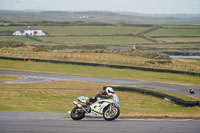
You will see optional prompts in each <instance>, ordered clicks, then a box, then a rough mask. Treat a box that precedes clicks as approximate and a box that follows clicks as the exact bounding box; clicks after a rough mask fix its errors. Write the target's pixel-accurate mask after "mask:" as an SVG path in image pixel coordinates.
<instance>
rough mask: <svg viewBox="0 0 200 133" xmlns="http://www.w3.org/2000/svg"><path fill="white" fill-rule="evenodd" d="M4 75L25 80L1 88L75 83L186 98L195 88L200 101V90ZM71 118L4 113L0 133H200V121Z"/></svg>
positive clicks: (33, 74) (34, 74)
mask: <svg viewBox="0 0 200 133" xmlns="http://www.w3.org/2000/svg"><path fill="white" fill-rule="evenodd" d="M0 74H10V75H19V76H23V77H24V79H21V80H16V81H7V82H0V83H1V84H23V83H36V82H50V81H54V80H55V81H57V80H58V81H61V80H64V81H65V80H73V81H87V82H97V83H108V84H113V85H131V86H145V87H152V88H157V89H163V90H168V91H175V92H179V93H184V94H188V92H187V89H188V88H189V87H192V88H194V89H195V92H196V94H195V96H198V97H200V92H199V91H200V90H199V88H200V87H199V86H183V85H176V84H165V83H156V82H144V81H135V80H121V79H111V78H97V77H87V76H71V75H62V74H47V73H38V72H23V71H7V70H0ZM67 115H68V114H67V113H39V112H37V113H33V112H5V111H0V133H122V132H123V133H160V132H162V133H199V131H200V120H190V119H183V120H170V119H116V120H115V121H105V120H104V119H102V118H84V119H83V120H81V121H74V120H71V119H64V118H63V117H64V116H67Z"/></svg>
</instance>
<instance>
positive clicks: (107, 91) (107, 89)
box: [105, 87, 114, 96]
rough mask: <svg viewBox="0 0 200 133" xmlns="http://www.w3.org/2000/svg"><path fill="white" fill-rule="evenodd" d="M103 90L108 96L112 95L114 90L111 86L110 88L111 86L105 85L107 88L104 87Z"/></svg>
mask: <svg viewBox="0 0 200 133" xmlns="http://www.w3.org/2000/svg"><path fill="white" fill-rule="evenodd" d="M105 91H106V93H107V94H108V95H109V96H112V95H113V94H114V90H113V88H111V87H107V88H106V89H105Z"/></svg>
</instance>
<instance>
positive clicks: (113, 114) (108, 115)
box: [103, 106, 120, 121]
mask: <svg viewBox="0 0 200 133" xmlns="http://www.w3.org/2000/svg"><path fill="white" fill-rule="evenodd" d="M119 114H120V110H119V108H118V107H115V106H113V107H112V109H111V111H110V107H109V106H108V107H107V108H106V109H105V110H104V112H103V118H104V119H105V120H107V121H112V120H114V119H116V118H117V117H118V116H119Z"/></svg>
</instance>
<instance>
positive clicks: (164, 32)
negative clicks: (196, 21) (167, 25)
mask: <svg viewBox="0 0 200 133" xmlns="http://www.w3.org/2000/svg"><path fill="white" fill-rule="evenodd" d="M147 35H148V36H200V29H163V28H160V29H157V30H154V31H152V32H149V33H147Z"/></svg>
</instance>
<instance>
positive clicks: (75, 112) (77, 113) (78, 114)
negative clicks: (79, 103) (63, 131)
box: [71, 107, 85, 120]
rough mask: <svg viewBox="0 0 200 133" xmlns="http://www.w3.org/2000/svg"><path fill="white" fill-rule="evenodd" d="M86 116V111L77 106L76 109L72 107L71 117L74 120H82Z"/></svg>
mask: <svg viewBox="0 0 200 133" xmlns="http://www.w3.org/2000/svg"><path fill="white" fill-rule="evenodd" d="M84 117H85V112H84V111H83V110H82V109H81V108H78V107H75V108H74V109H72V111H71V118H72V119H73V120H81V119H83V118H84Z"/></svg>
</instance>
